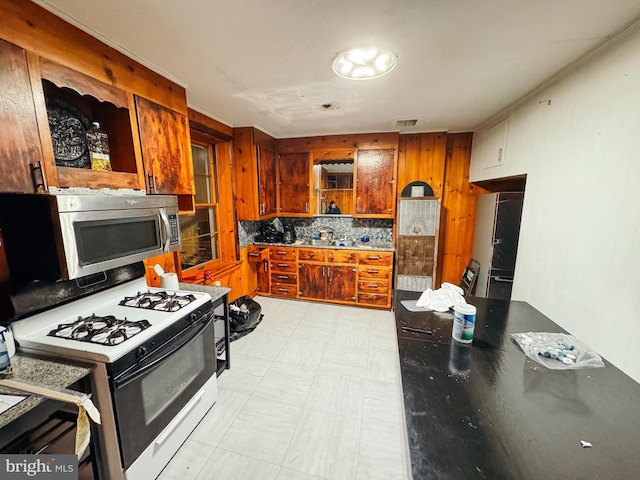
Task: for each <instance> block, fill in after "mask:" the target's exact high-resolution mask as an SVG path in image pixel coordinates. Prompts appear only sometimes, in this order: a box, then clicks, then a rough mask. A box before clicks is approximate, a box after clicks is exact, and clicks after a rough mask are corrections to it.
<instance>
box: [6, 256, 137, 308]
mask: <svg viewBox="0 0 640 480" xmlns="http://www.w3.org/2000/svg"><path fill="white" fill-rule="evenodd" d="M144 275H145V267H144V263H142V262H136V263H133V264H131V265H127V266H124V267H119V268H114V269H112V270H107V271H105V272H101V273H97V274H94V275H88V276H86V277H81V278H78V279H75V280H59V281H57V282H53V281H32V282H20V283H15V284H13V285H11V286H10V289H11V292H10V297H11V303H12V305H13V310H14V318H12V319H11V320H20V319H21V318H25V317H30V316H31V315H35V314H37V313H39V312H42V311H44V310H49V309H51V308H53V307H56V306H58V305H62V304H65V303H68V302H71V301H73V300H77V299H79V298H82V297H86V296H87V295H91V294H94V293H97V292H100V291H102V290H106V289H108V288H112V287H115V286H116V285H120V284H122V283H126V282H128V281H131V280H134V279H136V278H140V277H143V276H144Z"/></svg>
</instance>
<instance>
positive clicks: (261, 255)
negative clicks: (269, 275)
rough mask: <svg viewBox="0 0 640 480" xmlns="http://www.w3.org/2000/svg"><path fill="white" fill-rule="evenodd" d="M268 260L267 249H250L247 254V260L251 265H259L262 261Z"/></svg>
mask: <svg viewBox="0 0 640 480" xmlns="http://www.w3.org/2000/svg"><path fill="white" fill-rule="evenodd" d="M268 259H269V249H267V248H252V249H251V250H249V252H248V253H247V260H248V261H249V262H251V263H260V262H261V261H262V260H268Z"/></svg>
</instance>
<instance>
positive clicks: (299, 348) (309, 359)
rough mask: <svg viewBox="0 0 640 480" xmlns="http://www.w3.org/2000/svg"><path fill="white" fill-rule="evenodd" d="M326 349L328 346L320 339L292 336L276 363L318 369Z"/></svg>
mask: <svg viewBox="0 0 640 480" xmlns="http://www.w3.org/2000/svg"><path fill="white" fill-rule="evenodd" d="M326 347H327V346H326V344H325V343H322V342H319V341H318V339H313V338H311V339H310V338H302V337H295V336H292V337H290V338H289V340H288V342H287V343H286V344H285V346H284V347H283V348H282V350H281V351H280V354H279V355H278V356H277V357H276V361H278V362H281V363H287V364H290V365H298V366H300V367H308V368H316V369H317V368H318V367H319V366H320V361H321V360H322V356H323V355H324V351H325V349H326Z"/></svg>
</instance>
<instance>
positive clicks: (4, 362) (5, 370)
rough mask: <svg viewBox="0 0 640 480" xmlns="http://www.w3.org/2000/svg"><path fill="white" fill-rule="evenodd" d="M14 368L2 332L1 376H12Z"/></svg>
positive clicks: (0, 340) (0, 341)
mask: <svg viewBox="0 0 640 480" xmlns="http://www.w3.org/2000/svg"><path fill="white" fill-rule="evenodd" d="M12 376H13V369H12V368H11V360H10V359H9V349H8V347H7V343H6V342H5V338H4V334H3V333H2V332H0V378H11V377H12Z"/></svg>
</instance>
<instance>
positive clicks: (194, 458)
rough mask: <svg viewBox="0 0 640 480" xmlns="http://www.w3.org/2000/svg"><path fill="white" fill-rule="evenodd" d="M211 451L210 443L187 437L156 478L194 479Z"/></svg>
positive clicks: (159, 479) (163, 479) (166, 479)
mask: <svg viewBox="0 0 640 480" xmlns="http://www.w3.org/2000/svg"><path fill="white" fill-rule="evenodd" d="M212 453H213V448H212V447H211V445H207V444H204V443H200V442H198V441H196V440H194V439H192V438H189V439H188V440H187V441H186V442H184V443H183V444H182V447H180V450H178V452H177V453H176V454H175V455H174V456H173V458H172V459H171V461H170V462H169V464H168V465H167V466H166V467H165V468H164V470H163V471H162V473H160V476H159V477H158V480H195V479H196V477H197V476H198V473H200V471H201V470H202V469H203V467H204V466H205V464H206V463H207V461H208V460H209V457H210V456H211V454H212Z"/></svg>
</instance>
